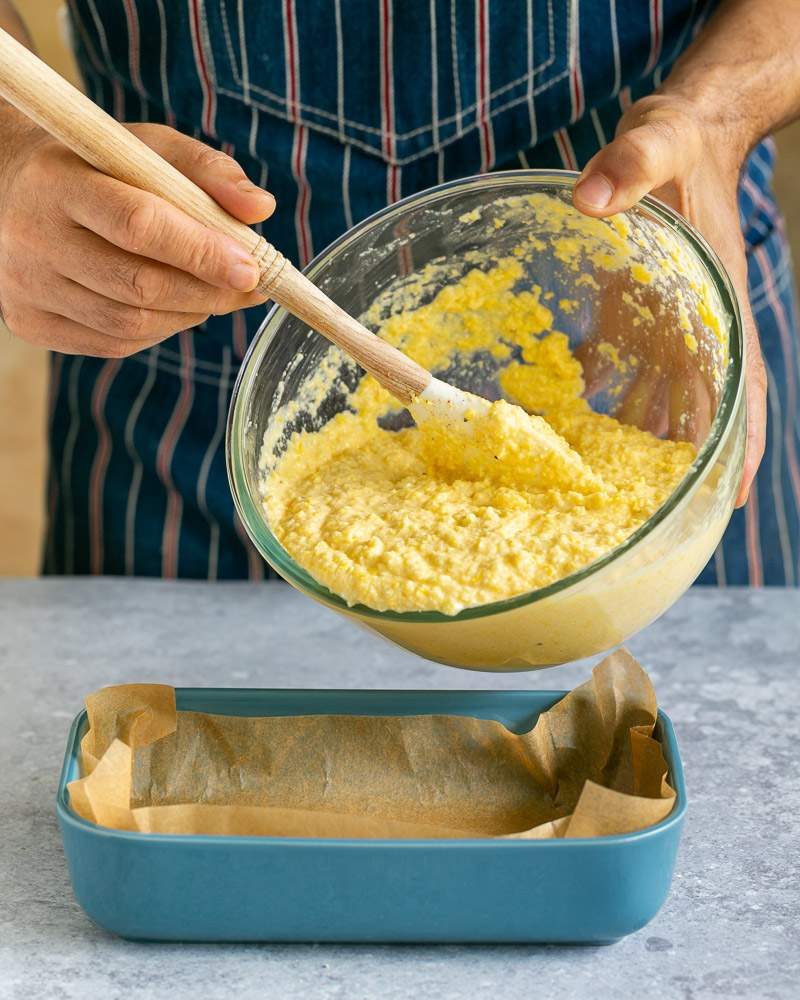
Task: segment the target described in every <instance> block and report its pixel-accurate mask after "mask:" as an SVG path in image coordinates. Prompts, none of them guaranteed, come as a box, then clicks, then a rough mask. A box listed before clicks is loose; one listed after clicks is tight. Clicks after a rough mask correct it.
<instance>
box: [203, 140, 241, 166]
mask: <svg viewBox="0 0 800 1000" xmlns="http://www.w3.org/2000/svg"><path fill="white" fill-rule="evenodd" d="M194 161H195V163H196V165H197V166H198V167H199V168H200V169H201V170H215V169H216V168H218V167H220V166H223V167H229V166H230V165H231V164H232V163H233V160H232V159H231V158H230V156H228V155H227V154H226V153H223V152H221V151H220V150H218V149H212V148H211V146H206V145H204V144H203V143H198V145H197V147H196V148H195V151H194Z"/></svg>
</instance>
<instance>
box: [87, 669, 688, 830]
mask: <svg viewBox="0 0 800 1000" xmlns="http://www.w3.org/2000/svg"><path fill="white" fill-rule="evenodd" d="M86 708H87V712H88V716H89V724H90V727H89V730H88V732H87V733H86V735H85V736H84V738H83V741H82V743H81V773H82V775H83V776H82V777H81V778H80V779H79V780H77V781H73V782H71V783H70V785H69V794H70V802H71V804H72V807H73V809H74V810H75V811H76V812H77V813H78V814H79V815H81V816H83V817H84V818H85V819H88V820H90V821H92V822H95V823H98V824H100V825H102V826H108V827H113V828H116V829H120V830H138V831H141V832H144V833H184V834H186V833H195V834H197V833H204V834H240V835H271V836H292V837H339V838H340V837H367V838H368V837H423V838H428V837H437V838H438V837H516V838H548V837H594V836H602V835H604V834H614V833H627V832H630V831H633V830H639V829H643V828H644V827H647V826H650V825H652V824H653V823H657V822H658V821H659V820H662V819H664V817H665V816H667V815H668V814H669V812H670V810H671V809H672V806H673V803H674V798H675V792H674V790H673V789H672V788H671V787H670V785H669V783H668V781H667V766H666V762H665V760H664V757H663V754H662V752H661V745H660V743H659V742H658V741H657V740H655V739H654V738H653V735H652V733H653V727H654V725H655V721H656V711H657V707H656V697H655V693H654V691H653V687H652V685H651V683H650V679H649V678H648V676H647V674H646V673H645V671H644V670H643V669H642V667H641V666H639V664H638V663H637V662H636V661H635V660H634V659H633V657H632V656H631V655H630V654H629V653H628V652H627V651H625V650H619V651H617V652H615V653H613V654H612V655H611V656H609V657H607V658H606V659H605V660H603V662H602V663H600V664H599V665H598V666H597V667H595V669H594V671H593V673H592V677H591V679H590V680H588V681H587V682H586V683H585V684H582V685H581V686H580V687H577V688H575V690H573V691H571V692H570V693H569V694H568V695H567V696H566V697H565V698H563V699H562V701H560V702H559V703H558V704H557V705H555V706H554V707H553V708H551V709H550V710H549V711H547V712H545V713H544V714H542V715H541V716H540V717H539V719H538V721H537V723H536V725H535V727H534V728H533V729H532V730H530V731H529V732H526V733H514V732H511V731H510V730H508V729H507V728H506V727H505V726H504V725H502V724H501V723H499V722H493V721H486V720H483V719H475V718H465V717H460V716H443V715H420V716H408V717H402V716H352V715H313V716H294V717H277V718H240V717H234V716H222V715H208V714H204V713H199V712H178V711H176V708H175V691H174V689H173V688H171V687H168V686H166V685H160V684H126V685H121V686H119V687H108V688H102V689H101V690H100V691H97V692H95V693H94V694H92V695H90V696H89V697H88V698H87V699H86Z"/></svg>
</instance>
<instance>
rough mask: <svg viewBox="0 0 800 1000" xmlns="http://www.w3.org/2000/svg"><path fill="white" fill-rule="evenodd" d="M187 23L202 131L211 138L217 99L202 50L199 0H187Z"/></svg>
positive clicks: (213, 133) (213, 132)
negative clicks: (190, 35) (197, 84)
mask: <svg viewBox="0 0 800 1000" xmlns="http://www.w3.org/2000/svg"><path fill="white" fill-rule="evenodd" d="M189 23H190V25H191V29H192V49H193V51H194V61H195V65H196V66H197V78H198V79H199V81H200V89H201V91H202V93H203V114H202V126H203V131H204V132H205V133H206V135H212V136H213V135H215V134H216V133H215V131H214V128H215V126H214V118H215V116H216V106H217V98H216V93H215V90H214V87H213V85H212V83H211V73H210V72H209V68H208V62H207V60H206V53H205V50H204V48H203V37H202V30H203V27H202V22H201V19H200V3H199V0H189Z"/></svg>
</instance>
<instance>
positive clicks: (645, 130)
mask: <svg viewBox="0 0 800 1000" xmlns="http://www.w3.org/2000/svg"><path fill="white" fill-rule="evenodd" d="M693 142H694V130H692V129H689V130H686V133H685V132H684V130H682V129H678V128H676V126H675V125H674V123H672V122H671V121H669V120H666V119H660V120H652V121H647V122H645V123H644V124H641V125H637V126H635V127H633V128H631V129H630V130H629V131H626V132H623V133H622V134H621V135H618V136H617V137H616V139H614V141H613V142H610V143H609V144H608V145H607V146H605V147H604V148H603V149H601V150H600V152H598V153H596V154H595V155H594V156H593V157H592V159H591V160H589V162H588V163H587V164H586V166H585V167H584V170H583V172H582V174H581V176H580V177H579V178H578V181H577V183H576V185H575V189H574V191H573V195H572V199H573V203H574V205H575V207H576V208H577V209H578V211H580V212H583V213H584V214H586V215H594V216H604V215H612V214H613V213H614V212H624V211H625V210H626V209H628V208H631V206H633V205H635V204H636V202H638V201H639V200H640V199H641V198H643V197H644V195H646V194H649V193H650V192H651V191H653V190H655V189H656V188H660V187H662V186H663V185H666V184H669V182H670V181H673V180H675V179H676V178H677V177H678V175H679V174H682V173H684V172H685V169H686V164H687V163H689V162H693V152H694V151H693V150H692V149H691V145H692V144H693ZM687 144H688V145H689V147H690V148H687Z"/></svg>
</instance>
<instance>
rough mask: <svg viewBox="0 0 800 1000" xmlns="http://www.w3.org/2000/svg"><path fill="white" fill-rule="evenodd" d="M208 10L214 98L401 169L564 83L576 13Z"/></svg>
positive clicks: (238, 6)
mask: <svg viewBox="0 0 800 1000" xmlns="http://www.w3.org/2000/svg"><path fill="white" fill-rule="evenodd" d="M204 12H205V17H206V22H205V25H204V27H205V30H204V31H203V32H202V37H201V43H202V44H203V45H204V46H205V48H206V50H207V55H208V56H209V59H208V62H209V64H210V65H212V66H213V72H214V79H215V85H216V88H217V90H218V91H219V93H220V94H223V95H225V96H227V97H230V98H234V99H237V100H240V101H242V102H243V103H244V104H246V105H248V106H250V107H252V108H255V109H258V110H259V111H264V112H267V113H269V114H272V115H276V116H278V117H280V118H282V119H284V120H286V121H290V122H293V123H296V124H301V125H306V126H308V127H309V128H312V129H315V130H317V131H319V132H322V133H324V134H327V135H330V136H332V137H334V138H336V139H338V140H339V141H340V142H342V143H348V144H351V145H353V146H356V147H358V148H360V149H362V150H364V151H365V152H368V153H371V154H373V155H375V156H378V157H380V158H381V159H383V160H385V161H386V162H388V163H394V164H397V165H403V164H405V163H409V162H411V161H413V160H416V159H419V158H420V157H423V156H425V155H427V154H429V153H432V152H436V151H438V150H439V149H441V148H442V147H443V146H445V145H447V144H448V143H449V142H452V141H454V140H456V139H458V138H460V137H461V136H463V135H464V134H465V133H467V132H469V131H471V130H473V129H476V128H478V127H479V126H480V125H481V124H482V123H483V122H485V121H486V120H487V119H491V118H494V117H495V116H498V115H501V114H503V113H504V112H507V111H509V110H510V109H512V108H514V107H515V106H517V105H520V106H524V105H525V104H526V103H530V102H532V101H533V98H534V96H535V95H537V94H540V93H542V92H543V91H544V90H546V89H547V88H548V87H550V86H552V85H553V84H555V83H557V82H558V81H560V80H563V79H564V78H565V77H566V76H567V75H568V73H569V49H570V29H571V27H572V19H573V18H574V17H575V16H576V13H575V10H574V4H573V3H561V2H557V0H504V2H503V3H502V4H500V3H490V0H473V2H466V3H465V2H462V0H458V2H457V3H456V0H434V2H433V3H430V2H428V0H402V2H401V0H337V2H335V3H325V4H321V3H318V2H314V0H282V2H277V0H274V2H269V3H267V2H264V0H205V8H204ZM210 39H214V43H213V45H212V44H211V42H210Z"/></svg>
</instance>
